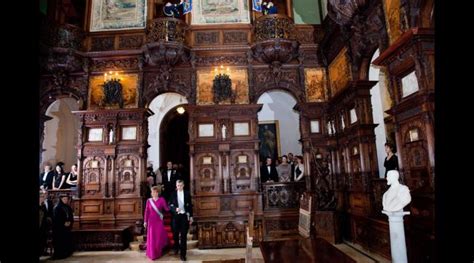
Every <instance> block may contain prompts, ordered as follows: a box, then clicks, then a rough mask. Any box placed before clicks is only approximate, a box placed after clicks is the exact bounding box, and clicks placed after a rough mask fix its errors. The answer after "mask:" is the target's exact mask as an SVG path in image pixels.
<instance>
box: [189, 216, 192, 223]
mask: <svg viewBox="0 0 474 263" xmlns="http://www.w3.org/2000/svg"><path fill="white" fill-rule="evenodd" d="M192 223H193V218H192V217H190V218H189V224H190V225H191V224H192Z"/></svg>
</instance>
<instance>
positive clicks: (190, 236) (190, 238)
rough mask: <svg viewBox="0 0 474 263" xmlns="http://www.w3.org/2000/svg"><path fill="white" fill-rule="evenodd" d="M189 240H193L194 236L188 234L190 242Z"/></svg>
mask: <svg viewBox="0 0 474 263" xmlns="http://www.w3.org/2000/svg"><path fill="white" fill-rule="evenodd" d="M189 240H193V234H189V233H188V241H189Z"/></svg>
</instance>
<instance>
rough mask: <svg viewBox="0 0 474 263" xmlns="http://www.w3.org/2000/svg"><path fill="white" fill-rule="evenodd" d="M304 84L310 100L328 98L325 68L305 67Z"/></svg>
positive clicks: (318, 100)
mask: <svg viewBox="0 0 474 263" xmlns="http://www.w3.org/2000/svg"><path fill="white" fill-rule="evenodd" d="M304 85H305V88H306V99H307V101H308V102H321V101H325V100H326V71H325V70H324V69H323V68H305V69H304Z"/></svg>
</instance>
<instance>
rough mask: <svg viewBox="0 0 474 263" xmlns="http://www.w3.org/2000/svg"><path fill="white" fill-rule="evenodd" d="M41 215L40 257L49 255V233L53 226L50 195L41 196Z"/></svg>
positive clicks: (45, 193) (43, 194)
mask: <svg viewBox="0 0 474 263" xmlns="http://www.w3.org/2000/svg"><path fill="white" fill-rule="evenodd" d="M39 201H40V203H39V210H40V211H39V212H40V213H39V214H40V221H39V222H40V251H39V252H40V256H44V255H47V253H46V244H47V241H48V233H49V231H50V229H51V226H52V224H53V202H52V201H51V200H50V199H48V193H47V192H46V191H45V192H41V193H40V196H39Z"/></svg>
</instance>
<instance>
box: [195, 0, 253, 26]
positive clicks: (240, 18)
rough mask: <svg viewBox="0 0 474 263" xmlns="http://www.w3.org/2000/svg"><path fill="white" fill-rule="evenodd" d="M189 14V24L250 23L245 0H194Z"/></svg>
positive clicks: (247, 3)
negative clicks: (190, 15)
mask: <svg viewBox="0 0 474 263" xmlns="http://www.w3.org/2000/svg"><path fill="white" fill-rule="evenodd" d="M191 14H192V17H191V25H215V24H249V23H250V10H249V1H247V0H196V1H193V10H192V11H191Z"/></svg>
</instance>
